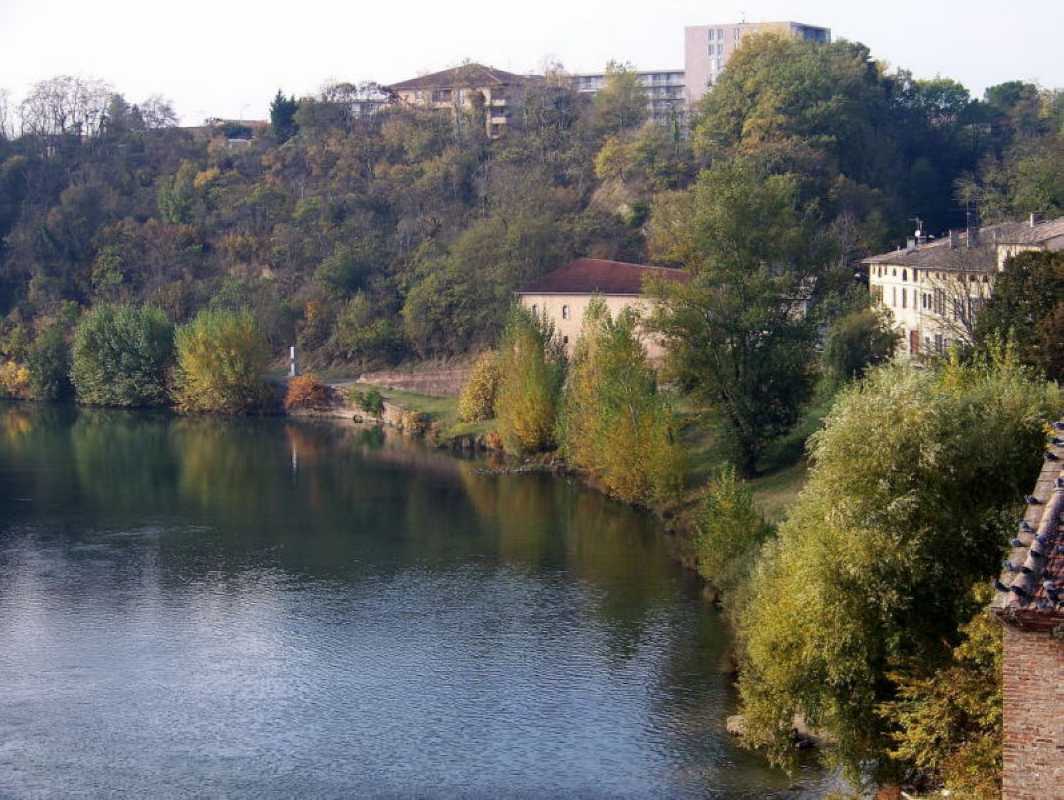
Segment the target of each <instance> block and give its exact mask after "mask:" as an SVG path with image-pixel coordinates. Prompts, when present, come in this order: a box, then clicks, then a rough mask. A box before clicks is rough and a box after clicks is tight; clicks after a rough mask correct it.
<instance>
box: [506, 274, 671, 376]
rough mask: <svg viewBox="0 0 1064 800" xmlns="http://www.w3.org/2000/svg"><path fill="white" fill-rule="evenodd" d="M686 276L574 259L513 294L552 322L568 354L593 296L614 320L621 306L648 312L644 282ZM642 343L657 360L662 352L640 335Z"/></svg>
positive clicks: (655, 341)
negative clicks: (608, 311)
mask: <svg viewBox="0 0 1064 800" xmlns="http://www.w3.org/2000/svg"><path fill="white" fill-rule="evenodd" d="M689 277H690V276H689V274H688V273H687V272H684V271H683V270H680V269H671V268H669V267H652V266H648V265H646V264H631V263H628V262H625V261H609V260H606V259H602V258H578V259H575V260H574V261H570V262H569V263H568V264H566V265H565V266H562V267H558V268H557V269H555V270H552V271H551V272H548V273H547V274H546V275H544V276H542V277H541V278H537V279H536V280H534V281H531V282H529V283H528V284H526V285H525V286H523V287H522V288H521V290H520V291H519V292H518V293H517V296H518V298H519V299H520V301H521V303H522V304H523V305H525V306H527V307H528V308H530V309H532V311H534V312H535V313H537V314H544V315H546V317H547V318H548V319H549V320H551V321H552V322H553V323H554V326H555V329H556V330H557V331H558V334H559V335H560V336H561V337H562V342H563V343H564V344H565V346H566V350H567V351H568V352H570V353H571V352H572V348H573V346H574V345H575V344H576V341H577V339H579V338H580V328H581V325H582V324H583V320H584V312H585V311H586V310H587V306H588V304H589V303H590V302H591V299H592V298H593V297H596V296H597V297H601V298H602V299H603V300H604V301H605V303H606V307H607V308H609V310H610V313H611V314H612V315H613V316H614V317H616V316H617V314H619V313H620V312H621V311H622V310H624V309H626V308H634V309H635V310H636V311H637V312H639V313H640V314H641V315H644V316H645V315H646V314H647V313H649V312H650V311H651V310H652V307H653V303H654V301H653V300H652V299H651V298H649V297H647V296H646V294H645V289H646V287H647V283H648V281H651V280H654V279H663V280H671V281H680V282H685V281H687V280H688V279H689ZM643 344H644V345H645V346H646V348H647V355H648V356H649V357H650V359H651V360H655V361H656V360H659V359H660V358H661V357H662V356H663V355H664V348H662V346H661V344H660V342H658V341H657V340H655V339H654V338H653V337H652V336H649V335H644V337H643Z"/></svg>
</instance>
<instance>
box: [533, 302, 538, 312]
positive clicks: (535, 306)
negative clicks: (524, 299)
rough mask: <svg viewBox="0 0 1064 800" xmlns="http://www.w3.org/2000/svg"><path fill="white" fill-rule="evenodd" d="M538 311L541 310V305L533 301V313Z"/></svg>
mask: <svg viewBox="0 0 1064 800" xmlns="http://www.w3.org/2000/svg"><path fill="white" fill-rule="evenodd" d="M538 311H539V307H538V306H537V305H536V304H535V303H533V304H532V313H533V314H535V313H537V312H538Z"/></svg>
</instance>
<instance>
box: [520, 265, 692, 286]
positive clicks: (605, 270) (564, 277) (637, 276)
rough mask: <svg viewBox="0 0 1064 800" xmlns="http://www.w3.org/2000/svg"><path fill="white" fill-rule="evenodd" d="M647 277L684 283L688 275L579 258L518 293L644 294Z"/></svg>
mask: <svg viewBox="0 0 1064 800" xmlns="http://www.w3.org/2000/svg"><path fill="white" fill-rule="evenodd" d="M649 277H662V278H666V279H667V280H675V281H682V282H685V281H687V280H688V278H689V276H688V274H687V273H686V272H684V271H683V270H680V269H672V268H670V267H650V266H647V265H646V264H629V263H627V262H624V261H607V260H605V259H601V258H578V259H576V260H575V261H570V262H569V263H568V264H566V265H565V266H564V267H559V268H558V269H556V270H554V271H552V272H548V273H547V274H546V275H544V276H543V277H542V278H539V279H537V280H534V281H532V282H531V283H529V284H527V285H525V286H524V287H523V288H522V289H521V290H520V291H519V292H518V294H623V295H638V294H642V293H643V281H644V280H645V279H646V278H649Z"/></svg>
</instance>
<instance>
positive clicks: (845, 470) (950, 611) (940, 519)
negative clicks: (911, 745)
mask: <svg viewBox="0 0 1064 800" xmlns="http://www.w3.org/2000/svg"><path fill="white" fill-rule="evenodd" d="M1062 411H1064V397H1062V394H1061V391H1060V389H1059V388H1057V387H1056V386H1055V385H1053V384H1046V383H1044V382H1041V381H1040V380H1039V379H1038V378H1037V377H1036V376H1035V375H1033V374H1032V373H1031V372H1030V371H1029V370H1026V369H1025V368H1023V367H1021V366H1019V365H1018V364H1017V363H1016V362H1015V360H1014V359H1011V358H1010V357H1009V356H1008V354H1007V353H1006V354H1004V355H1003V356H1002V357H999V358H997V359H996V360H989V359H988V360H981V361H978V362H976V363H975V364H973V365H970V366H964V365H961V364H960V362H959V361H954V362H952V363H950V364H949V365H947V366H946V367H945V368H943V369H941V370H939V371H935V370H927V369H924V370H919V369H915V368H912V367H901V366H890V367H880V368H878V369H876V370H873V371H872V372H871V373H870V374H869V376H868V377H866V379H865V380H864V381H862V382H859V383H855V384H851V386H850V387H848V388H847V389H845V390H844V391H843V392H842V394H841V395H840V396H839V398H838V399H837V400H836V403H835V405H834V407H833V408H832V410H831V412H830V414H829V416H828V418H827V420H826V421H825V424H824V427H823V429H822V430H821V431H819V432H818V433H816V434H814V436H813V438H812V440H811V450H810V455H811V462H812V465H813V466H812V469H811V472H810V476H809V481H808V483H807V484H806V486H805V488H804V489H803V490H802V493H801V495H800V496H799V498H798V501H797V503H796V504H795V506H794V507H793V509H792V511H791V514H790V515H789V516H788V518H787V520H786V521H785V522H784V523H783V525H782V526H781V527H780V529H779V534H778V537H777V539H776V540H775V541H774V542H772V543H770V544H769V545H767V547H766V549H765V550H764V551H763V555H762V558H761V560H760V561H759V563H758V565H757V567H756V569H755V571H754V574H753V576H752V579H751V581H752V582H751V589H750V595H749V601H748V602H746V603H745V605H744V607H743V609H742V610H741V612H740V613H739V614H738V615H737V618H738V619H739V620H740V630H739V636H740V643H741V672H740V693H741V697H742V701H743V714H744V717H745V720H746V731H747V736H746V740H747V741H748V742H749V743H750V744H751V745H752V746H758V747H763V748H765V749H766V750H767V752H768V753H769V754H770V755H771V756H772V758H773V759H774V760H776V761H778V762H787V761H789V760H791V759H792V758H793V754H794V747H793V743H792V741H791V738H790V733H791V729H792V726H793V719H794V717H795V715H796V714H797V715H800V716H802V717H804V719H805V721H806V723H807V724H808V725H810V726H812V727H813V728H815V729H819V730H821V731H823V732H824V733H825V734H826V737H827V738H829V739H830V740H832V741H833V742H834V744H833V745H832V746H831V748H830V752H829V754H828V755H829V756H830V757H831V758H832V759H833V760H837V761H839V762H841V763H842V764H844V765H845V766H847V767H848V768H849V769H850V772H851V774H853V775H855V776H856V775H857V774H865V775H868V774H871V775H872V776H873V777H874V778H882V779H892V780H894V781H895V782H896V781H897V779H898V778H899V776H900V775H902V774H904V773H905V772H906V771H907V769H909V768H913V767H914V766H915V765H913V764H912V762H911V761H908V760H907V757H905V756H903V755H898V756H892V755H891V753H890V752H889V750H890V748H889V739H888V738H887V737H886V736H885V734H886V732H887V729H888V728H890V727H891V725H892V724H891V725H887V724H886V723H885V722H884V720H883V718H882V717H881V716H880V714H879V713H878V711H877V709H879V708H880V707H881V705H882V704H883V703H889V702H891V701H892V700H894V699H897V698H898V697H899V696H900V695H899V689H900V687H899V684H898V683H897V682H896V681H895V680H894V679H892V677H891V675H892V673H894V672H896V671H897V670H898V669H900V668H902V667H903V666H904V665H906V664H912V663H919V664H922V665H929V666H930V665H934V664H936V663H942V660H943V659H946V658H948V656H949V649H950V648H951V647H952V646H954V645H956V644H957V643H958V642H959V640H960V636H959V634H958V630H959V628H960V626H961V625H962V624H963V623H964V622H966V621H967V620H968V619H970V618H971V616H972V614H973V612H974V611H975V603H974V602H973V598H972V596H971V595H970V594H969V593H968V591H967V587H969V586H971V585H973V584H974V583H976V582H979V581H985V580H988V578H989V576H991V575H992V574H994V573H996V571H997V570H998V569H999V564H1000V558H1001V551H1002V548H1003V545H1004V543H1005V542H1006V541H1007V539H1008V537H1009V536H1010V535H1012V534H1011V531H1013V530H1014V525H1015V522H1014V520H1015V516H1014V514H1015V507H1016V504H1017V503H1018V502H1020V501H1021V500H1022V497H1023V493H1024V492H1025V491H1027V490H1028V488H1029V487H1030V485H1031V482H1032V480H1033V479H1034V476H1035V475H1036V474H1037V472H1038V469H1039V466H1040V463H1041V460H1042V451H1043V447H1044V442H1045V431H1044V427H1043V426H1044V424H1045V423H1046V421H1048V420H1051V419H1056V418H1058V416H1059V414H1060V413H1061V412H1062ZM973 432H977V434H975V433H973Z"/></svg>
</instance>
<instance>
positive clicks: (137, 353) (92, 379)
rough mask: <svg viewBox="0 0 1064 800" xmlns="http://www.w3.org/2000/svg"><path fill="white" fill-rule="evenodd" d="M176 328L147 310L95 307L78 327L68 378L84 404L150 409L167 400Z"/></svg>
mask: <svg viewBox="0 0 1064 800" xmlns="http://www.w3.org/2000/svg"><path fill="white" fill-rule="evenodd" d="M173 351H174V329H173V326H172V325H171V324H170V321H169V320H168V319H167V318H166V315H165V314H164V313H163V312H162V311H160V310H159V309H157V308H152V307H149V306H110V305H104V306H97V307H95V308H93V309H91V310H90V311H88V312H87V313H86V314H85V315H84V316H83V317H82V318H81V321H80V322H79V323H78V327H77V331H76V332H75V334H74V348H73V359H72V364H71V370H70V377H71V380H72V381H73V383H74V389H75V390H76V391H77V396H78V400H79V401H80V402H82V403H88V404H90V405H100V406H154V405H162V404H164V403H165V402H166V399H167V392H166V373H167V370H168V368H169V367H170V363H171V359H172V357H173Z"/></svg>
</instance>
